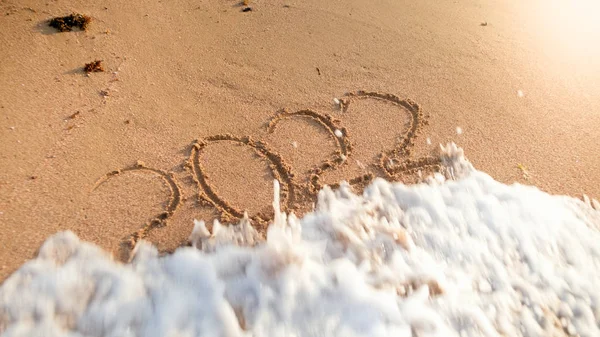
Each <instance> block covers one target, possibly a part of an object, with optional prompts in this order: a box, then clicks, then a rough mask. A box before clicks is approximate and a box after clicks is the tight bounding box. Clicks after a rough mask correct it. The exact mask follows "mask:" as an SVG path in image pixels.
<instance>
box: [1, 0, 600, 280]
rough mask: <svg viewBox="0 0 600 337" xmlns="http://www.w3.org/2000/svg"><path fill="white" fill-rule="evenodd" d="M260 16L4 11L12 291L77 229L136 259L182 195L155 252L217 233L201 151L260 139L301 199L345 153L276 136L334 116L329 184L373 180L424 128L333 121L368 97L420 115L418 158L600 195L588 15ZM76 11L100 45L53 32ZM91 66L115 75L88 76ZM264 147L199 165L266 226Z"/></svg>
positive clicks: (541, 10) (180, 6)
mask: <svg viewBox="0 0 600 337" xmlns="http://www.w3.org/2000/svg"><path fill="white" fill-rule="evenodd" d="M584 3H585V2H584ZM249 5H250V6H251V7H252V11H246V12H244V11H242V9H243V6H241V5H240V3H239V2H237V1H218V2H217V1H208V0H200V1H189V0H174V1H168V2H167V1H158V0H155V1H149V0H140V1H135V2H127V1H120V2H108V1H98V0H94V1H65V0H59V1H49V2H41V3H40V2H37V1H30V0H21V1H16V0H14V1H10V0H2V1H0V27H1V28H2V29H1V30H0V45H2V48H0V247H1V249H0V279H4V278H5V277H6V276H7V275H8V274H9V273H11V272H12V271H14V270H15V269H16V268H17V267H18V266H19V265H21V264H22V263H23V262H24V261H26V260H28V259H30V258H31V257H33V256H34V254H35V251H36V249H37V248H38V247H39V245H40V244H41V242H43V240H44V239H45V238H46V237H48V236H49V235H51V234H53V233H55V232H57V231H61V230H66V229H70V230H72V231H74V232H75V233H76V234H77V235H78V236H79V237H80V238H82V239H83V240H87V241H92V242H94V243H96V244H98V245H100V246H101V247H103V248H105V249H108V250H111V251H113V252H114V253H115V254H117V255H118V254H120V253H123V252H121V250H122V242H123V241H124V240H126V239H127V237H128V236H129V235H130V234H131V233H134V232H136V231H137V230H139V229H140V228H141V227H142V225H143V224H144V223H149V222H150V221H151V220H152V219H153V218H156V217H160V214H161V212H163V211H164V210H165V208H166V207H169V205H167V202H168V201H169V200H172V199H173V196H172V194H173V193H174V188H173V186H171V185H170V184H169V181H170V180H172V181H176V183H177V186H178V187H177V188H178V189H180V192H181V194H182V198H181V201H180V202H179V203H178V205H177V210H176V211H175V212H173V214H168V218H169V219H168V221H167V225H166V226H162V224H163V223H162V222H160V221H158V222H157V224H158V225H161V226H158V227H159V228H154V229H153V230H152V231H149V232H148V233H147V236H146V239H147V240H149V241H151V242H153V243H155V244H156V245H157V246H158V248H159V250H161V251H163V252H167V251H172V250H173V249H175V248H176V247H178V246H179V245H181V244H185V243H186V241H187V238H188V235H189V233H190V232H191V229H192V227H193V219H194V218H197V219H200V218H201V219H206V220H210V219H212V218H215V217H217V216H218V215H219V214H218V213H219V212H218V211H216V210H215V207H213V206H211V205H210V203H207V202H206V200H205V201H201V200H199V198H198V197H197V195H198V184H197V183H196V182H195V181H194V179H195V178H194V177H196V179H197V178H198V177H197V176H198V175H197V174H195V173H197V172H195V171H194V170H193V169H192V168H193V166H194V165H193V164H192V165H188V163H189V162H190V161H189V159H190V156H192V157H193V154H194V152H195V151H196V150H195V148H194V145H193V144H194V143H193V142H194V141H195V140H197V139H203V138H206V137H210V136H213V135H221V134H232V135H235V136H239V137H245V136H250V137H252V142H259V141H264V142H265V144H266V145H267V146H268V148H269V149H270V152H269V153H276V154H279V155H280V156H281V158H283V159H284V160H285V164H286V165H289V167H288V166H285V165H284V166H282V167H283V169H286V168H289V170H292V171H293V173H294V174H295V176H294V178H293V179H295V180H297V181H299V182H305V181H306V179H308V178H309V175H310V174H309V171H310V170H311V168H313V167H315V166H317V165H319V164H320V163H322V162H323V161H325V160H327V159H328V158H330V157H331V154H332V152H333V151H335V150H336V148H337V147H338V145H339V142H338V140H336V136H335V134H334V135H333V136H332V135H331V132H330V131H331V130H328V129H327V128H326V127H323V125H320V124H318V123H317V122H315V121H314V120H313V119H310V118H305V117H292V118H285V119H283V120H281V121H280V122H279V123H278V125H277V127H276V128H275V129H274V130H272V131H273V132H269V131H270V130H269V129H268V128H267V125H268V123H269V121H270V120H271V119H272V118H273V116H275V114H276V113H277V112H278V111H280V110H281V109H283V108H287V109H288V110H287V111H289V112H294V111H298V110H301V109H311V110H312V111H315V112H318V113H319V114H320V115H325V114H329V115H331V116H333V117H334V118H335V119H338V120H339V126H340V128H342V127H343V128H345V131H346V132H347V134H343V135H342V136H343V137H342V138H344V137H347V139H348V140H349V141H350V142H351V143H352V146H353V148H352V154H351V155H350V156H348V158H347V164H346V165H345V166H344V167H343V168H342V169H340V170H337V171H333V170H332V171H328V172H325V173H324V174H323V175H322V177H321V181H322V182H323V183H334V182H337V181H338V180H340V179H350V178H354V177H356V176H357V175H360V174H363V173H365V172H368V171H370V170H371V169H372V168H373V166H372V164H373V163H375V162H376V157H377V155H378V154H379V153H381V152H382V151H387V150H390V149H391V148H393V147H394V144H396V143H397V141H398V137H399V136H400V135H402V134H403V133H404V132H406V128H407V123H408V122H409V121H410V113H407V110H406V109H403V108H402V107H399V106H397V105H394V104H391V103H390V102H387V101H382V100H376V99H364V100H356V102H354V101H353V102H352V103H351V104H350V106H349V109H348V110H347V111H344V109H339V108H338V107H336V106H335V104H334V103H333V99H334V98H338V99H343V95H344V94H345V93H347V92H351V93H352V92H356V91H357V90H366V91H370V92H379V93H389V94H393V95H396V96H397V97H399V98H400V99H410V100H412V101H414V102H416V103H417V104H418V105H419V106H420V109H421V111H422V112H423V114H424V117H426V118H427V122H428V123H426V124H424V125H422V127H421V128H420V135H419V137H417V138H415V139H414V143H415V144H414V146H413V147H412V156H414V157H415V158H420V157H425V156H430V155H432V154H434V153H435V151H436V148H437V144H440V143H443V144H445V143H446V142H450V141H453V142H456V143H457V144H459V145H460V146H461V147H463V148H464V149H465V153H466V155H467V157H468V158H469V159H470V160H471V162H473V164H474V165H475V166H476V167H477V168H478V169H480V170H482V171H485V172H487V173H489V174H490V175H492V176H493V177H494V178H495V179H498V180H499V181H502V182H506V183H512V182H519V183H522V184H531V185H535V186H538V187H539V188H541V189H543V190H545V191H548V192H550V193H554V194H569V195H573V196H581V194H582V193H585V194H588V195H590V196H591V197H596V198H598V197H600V173H599V171H598V168H600V156H598V155H597V154H598V150H599V144H600V133H599V132H598V131H597V130H599V129H600V114H599V112H600V47H598V46H599V44H598V43H596V42H597V41H600V27H599V26H598V24H596V23H595V22H594V21H596V20H595V19H594V18H593V17H591V16H590V17H587V16H586V15H587V14H590V15H592V14H593V11H591V10H589V8H585V7H582V8H575V7H569V6H568V5H566V4H565V3H562V2H560V1H550V2H548V1H531V2H528V3H522V2H519V1H510V2H506V1H499V0H498V1H467V0H460V1H446V2H440V1H434V0H426V1H397V0H382V1H366V0H349V1H333V0H332V1H322V0H304V1H300V0H290V1H266V0H257V1H251V2H250V4H249ZM71 12H77V13H82V14H85V15H89V16H90V17H91V18H92V22H91V24H90V25H89V28H88V29H87V31H84V32H82V31H73V32H63V33H58V32H57V31H56V30H55V29H53V28H50V27H48V25H47V21H48V20H49V19H50V18H52V17H55V16H62V15H67V14H70V13H71ZM94 60H102V61H103V64H104V68H105V71H104V72H97V73H91V74H89V76H86V74H85V73H84V72H83V70H82V69H83V66H84V65H85V64H86V63H88V62H91V61H94ZM336 130H337V129H336ZM334 131H335V130H334ZM429 143H431V144H429ZM253 144H255V145H256V144H258V145H256V146H260V144H262V143H253ZM256 146H255V147H248V146H238V145H235V143H232V142H218V144H216V143H215V144H212V145H209V146H207V147H206V148H202V151H201V153H200V154H199V157H198V160H197V161H196V162H199V163H200V165H201V167H202V170H203V172H204V173H205V175H206V176H207V177H208V178H207V179H208V180H210V184H211V186H212V187H213V189H214V190H215V191H217V192H218V195H219V197H220V199H222V200H225V201H226V202H227V203H228V204H229V205H230V206H232V207H233V208H235V209H236V210H244V209H247V210H248V211H249V213H250V216H259V217H260V216H262V217H263V218H265V219H268V214H269V212H272V211H271V210H270V205H271V200H272V189H273V187H272V180H273V178H274V176H273V174H272V172H271V170H269V162H270V161H268V160H265V159H264V158H262V159H261V157H259V156H257V155H256V153H257V152H256V150H255V149H256ZM263 154H264V153H263ZM263 157H264V156H263ZM138 161H143V163H144V167H149V168H153V169H155V170H159V173H158V174H157V173H156V172H151V171H148V170H135V171H131V172H122V173H121V174H118V175H115V176H113V177H111V178H110V179H108V180H106V181H105V182H104V183H102V184H100V185H97V184H96V183H97V182H98V180H99V179H101V178H102V177H104V176H105V175H106V174H107V173H109V172H111V171H113V170H117V169H120V168H127V167H130V168H131V167H134V166H135V165H136V163H137V162H138ZM190 166H192V168H190ZM196 169H197V168H196ZM373 171H376V170H374V169H373ZM161 172H162V173H164V174H165V175H166V176H167V177H169V178H168V179H166V178H164V177H163V176H161ZM169 172H172V177H173V178H170V177H171V176H170V175H169ZM280 178H281V177H280ZM283 178H285V177H283ZM294 203H295V204H294V205H290V209H292V210H297V211H300V212H301V211H304V210H307V209H310V207H311V197H310V196H309V195H303V196H301V197H300V198H299V199H298V200H294ZM120 247H121V248H120Z"/></svg>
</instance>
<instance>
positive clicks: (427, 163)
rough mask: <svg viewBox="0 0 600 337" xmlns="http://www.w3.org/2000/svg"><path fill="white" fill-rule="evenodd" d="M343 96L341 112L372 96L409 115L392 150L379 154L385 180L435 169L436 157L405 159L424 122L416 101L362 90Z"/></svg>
mask: <svg viewBox="0 0 600 337" xmlns="http://www.w3.org/2000/svg"><path fill="white" fill-rule="evenodd" d="M345 96H346V98H345V99H343V100H341V101H340V107H341V108H342V111H344V112H347V111H348V108H349V107H350V106H351V104H352V102H353V101H354V100H357V99H376V100H383V101H386V102H389V103H391V104H393V105H396V106H398V107H399V108H401V109H402V110H404V111H407V112H408V113H409V114H410V116H409V117H410V118H409V125H408V128H407V130H406V131H405V132H404V133H403V134H401V135H400V140H399V142H398V144H397V145H396V146H395V147H394V148H393V149H391V150H388V151H384V152H382V153H380V154H379V163H378V166H379V167H380V168H381V169H382V170H383V172H385V174H386V176H387V178H388V179H389V180H394V181H397V180H400V178H401V176H402V175H406V174H413V173H418V172H420V171H421V170H428V171H431V170H433V171H436V170H439V169H441V161H440V159H439V158H437V157H423V158H418V159H411V158H409V157H410V155H411V148H412V147H413V146H414V140H415V138H416V137H417V136H418V134H419V133H420V132H421V129H422V128H423V126H424V125H427V124H428V122H427V120H426V119H425V115H424V114H423V111H422V110H421V107H420V106H419V105H418V104H417V103H415V102H413V101H412V100H410V99H401V98H399V97H398V96H396V95H392V94H386V93H378V92H368V91H363V90H360V91H357V92H355V93H348V94H346V95H345ZM355 179H358V178H355ZM363 181H364V180H363ZM367 182H368V181H367Z"/></svg>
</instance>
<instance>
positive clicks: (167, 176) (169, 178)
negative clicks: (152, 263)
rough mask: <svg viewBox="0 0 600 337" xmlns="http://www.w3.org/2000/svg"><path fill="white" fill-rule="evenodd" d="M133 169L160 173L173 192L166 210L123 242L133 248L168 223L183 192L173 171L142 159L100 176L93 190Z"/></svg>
mask: <svg viewBox="0 0 600 337" xmlns="http://www.w3.org/2000/svg"><path fill="white" fill-rule="evenodd" d="M131 171H146V172H150V173H153V174H156V175H158V176H159V177H160V178H161V180H162V181H163V182H165V183H166V185H167V186H168V187H169V190H170V192H171V193H170V197H169V200H168V201H167V206H166V208H165V210H164V211H163V212H161V213H159V214H157V215H156V216H154V217H153V218H152V219H151V220H150V221H149V222H147V223H146V224H144V225H143V226H142V227H141V228H140V229H139V230H138V231H136V232H134V233H132V234H130V235H129V236H128V238H127V239H126V240H125V241H124V242H123V243H125V244H127V245H128V246H130V248H133V247H134V246H135V244H136V243H137V242H138V241H139V240H140V239H143V238H144V237H146V236H147V235H148V233H149V232H150V231H151V230H152V229H154V228H157V227H162V226H165V225H166V224H167V220H168V219H169V218H170V217H171V216H173V214H174V213H175V211H176V210H177V207H179V204H180V203H181V198H182V194H181V188H180V187H179V184H177V180H175V177H174V176H173V174H172V173H167V172H165V171H162V170H159V169H155V168H151V167H148V166H146V165H145V164H144V163H143V162H141V161H138V162H137V163H136V164H135V165H134V166H130V167H125V168H122V169H118V170H115V171H112V172H109V173H107V174H105V175H104V176H103V177H102V178H100V179H98V181H96V184H95V185H94V187H93V188H92V191H94V190H96V189H97V188H98V187H100V185H102V184H104V183H105V182H107V181H108V180H109V179H110V178H112V177H115V176H117V175H120V174H122V173H125V172H131Z"/></svg>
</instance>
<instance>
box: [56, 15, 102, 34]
mask: <svg viewBox="0 0 600 337" xmlns="http://www.w3.org/2000/svg"><path fill="white" fill-rule="evenodd" d="M90 21H92V18H90V17H89V16H87V15H82V14H71V15H68V16H63V17H58V18H53V19H51V20H50V22H49V25H50V27H53V28H56V29H58V30H59V31H60V32H70V31H72V30H73V28H79V29H81V30H86V29H87V27H88V25H89V24H90Z"/></svg>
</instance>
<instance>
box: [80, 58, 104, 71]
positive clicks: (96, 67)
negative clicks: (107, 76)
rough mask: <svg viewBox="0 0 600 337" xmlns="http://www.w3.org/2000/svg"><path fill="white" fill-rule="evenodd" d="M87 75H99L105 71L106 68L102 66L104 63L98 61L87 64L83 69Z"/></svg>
mask: <svg viewBox="0 0 600 337" xmlns="http://www.w3.org/2000/svg"><path fill="white" fill-rule="evenodd" d="M83 70H85V72H86V73H98V72H102V71H104V67H103V66H102V61H100V60H96V61H93V62H90V63H86V64H85V67H83Z"/></svg>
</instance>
